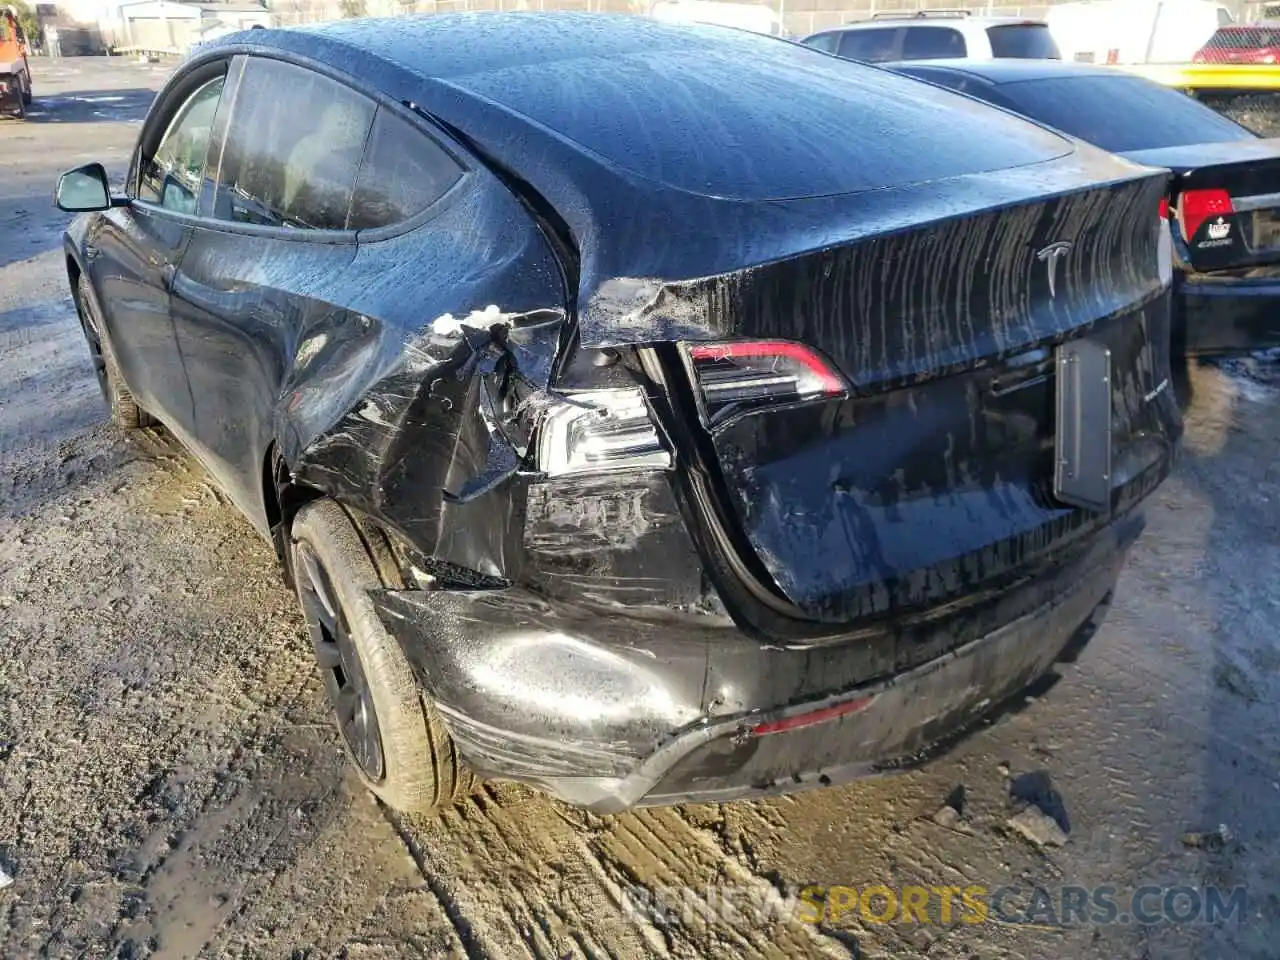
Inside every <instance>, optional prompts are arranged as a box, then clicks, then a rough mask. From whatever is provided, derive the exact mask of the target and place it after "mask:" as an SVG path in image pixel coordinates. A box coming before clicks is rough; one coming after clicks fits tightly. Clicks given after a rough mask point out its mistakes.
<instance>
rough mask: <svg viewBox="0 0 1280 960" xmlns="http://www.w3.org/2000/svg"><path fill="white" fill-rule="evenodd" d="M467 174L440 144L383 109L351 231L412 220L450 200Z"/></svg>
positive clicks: (363, 169) (354, 207)
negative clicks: (449, 194) (437, 203)
mask: <svg viewBox="0 0 1280 960" xmlns="http://www.w3.org/2000/svg"><path fill="white" fill-rule="evenodd" d="M461 176H462V168H461V167H460V166H458V164H457V162H456V161H455V160H454V159H453V157H451V156H449V154H447V153H446V152H445V151H444V150H443V149H442V148H441V147H440V146H439V144H437V143H436V142H435V141H433V140H432V139H430V138H429V137H427V136H426V135H425V134H423V133H421V132H420V131H418V130H416V129H414V127H413V126H412V125H411V124H409V123H408V122H406V121H405V120H402V119H401V118H400V117H397V116H396V115H395V114H393V113H391V112H390V111H388V110H385V109H379V110H378V115H377V118H376V119H375V120H374V122H373V131H372V132H371V133H370V135H369V147H368V149H367V150H366V151H365V156H364V163H363V164H361V167H360V175H359V177H358V178H357V179H356V189H355V197H354V199H353V200H352V203H351V214H350V218H349V219H348V221H347V228H348V229H350V230H371V229H373V228H375V227H385V226H389V225H390V224H393V223H399V222H400V221H402V220H408V219H409V218H410V217H412V216H414V215H415V214H418V213H421V212H422V211H423V210H425V209H426V208H427V207H429V206H430V205H431V204H433V203H435V201H437V200H439V199H440V198H441V197H442V196H444V195H445V193H447V192H448V190H449V188H450V187H452V186H453V185H454V184H455V183H457V182H458V179H459V178H460V177H461Z"/></svg>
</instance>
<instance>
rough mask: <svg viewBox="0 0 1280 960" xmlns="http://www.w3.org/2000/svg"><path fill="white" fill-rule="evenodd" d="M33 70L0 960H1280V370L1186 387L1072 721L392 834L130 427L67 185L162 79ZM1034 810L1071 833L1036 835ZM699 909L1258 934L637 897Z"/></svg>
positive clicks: (274, 603)
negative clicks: (1092, 916) (975, 898)
mask: <svg viewBox="0 0 1280 960" xmlns="http://www.w3.org/2000/svg"><path fill="white" fill-rule="evenodd" d="M37 68H38V69H37V70H36V84H37V87H36V90H37V95H38V100H37V104H36V107H35V108H34V110H33V113H32V118H31V120H30V121H29V122H28V123H26V124H17V123H7V124H3V125H2V126H0V194H2V200H0V226H2V229H0V867H3V869H4V870H5V871H7V872H8V873H9V874H11V875H12V876H13V877H14V882H13V884H12V885H11V886H8V887H7V888H5V889H2V890H0V918H2V919H3V933H2V934H0V938H2V939H0V953H2V954H3V955H4V956H12V957H28V956H53V957H70V956H89V957H106V956H111V957H143V956H156V957H185V956H196V955H209V956H223V955H225V956H270V957H327V956H352V957H415V956H421V957H437V956H455V957H468V958H487V957H493V958H505V957H539V958H561V957H573V958H579V957H599V958H606V957H612V958H619V960H622V958H630V957H640V956H646V955H655V956H657V955H668V954H669V955H672V956H678V957H697V956H708V957H725V958H730V957H733V958H739V957H783V956H826V957H849V956H853V955H856V953H857V952H858V951H859V950H860V951H861V952H862V954H863V955H866V956H895V957H912V956H925V957H930V958H969V957H981V958H983V960H986V958H1001V957H1010V958H1012V957H1023V958H1033V957H1034V958H1046V960H1062V958H1074V957H1097V958H1106V960H1115V958H1128V957H1134V958H1139V957H1146V958H1164V957H1232V958H1253V957H1257V958H1262V957H1276V956H1278V955H1280V947H1278V946H1277V944H1280V769H1278V764H1277V760H1278V759H1280V709H1277V703H1280V698H1278V696H1277V694H1280V629H1278V627H1277V624H1280V536H1278V534H1280V467H1277V465H1276V464H1277V451H1280V378H1274V383H1273V382H1272V381H1273V373H1272V372H1271V371H1270V370H1269V368H1268V367H1267V366H1266V365H1265V364H1264V365H1253V366H1252V367H1250V366H1248V365H1237V366H1236V367H1235V369H1233V370H1231V371H1223V370H1220V369H1216V368H1198V369H1196V370H1193V371H1191V384H1192V386H1193V388H1194V398H1193V402H1192V407H1191V410H1190V412H1189V417H1188V435H1187V445H1186V452H1185V456H1184V459H1183V461H1182V463H1181V465H1180V467H1179V469H1178V472H1177V474H1176V476H1175V478H1174V479H1173V480H1171V481H1170V482H1169V483H1168V484H1167V485H1166V486H1165V487H1164V488H1163V490H1162V491H1161V492H1160V493H1159V495H1158V496H1157V497H1156V498H1155V499H1154V502H1153V503H1152V505H1151V508H1150V526H1149V528H1148V531H1147V533H1146V534H1145V536H1144V538H1143V540H1142V541H1141V543H1140V545H1139V546H1138V548H1137V549H1136V551H1135V553H1134V555H1133V556H1132V559H1131V561H1130V563H1129V565H1128V568H1127V571H1126V573H1125V574H1124V577H1123V580H1122V583H1121V585H1120V590H1119V592H1118V597H1117V602H1116V605H1115V607H1114V609H1113V611H1112V613H1111V616H1110V619H1109V620H1108V621H1107V623H1106V625H1105V626H1104V627H1103V629H1102V630H1101V632H1100V633H1099V634H1098V636H1097V638H1096V639H1095V641H1094V643H1093V644H1092V646H1091V647H1090V648H1089V649H1088V650H1087V651H1086V653H1085V655H1084V656H1083V658H1082V659H1081V661H1080V662H1079V664H1078V665H1077V666H1075V667H1072V668H1069V669H1068V670H1067V672H1065V674H1064V678H1063V680H1062V681H1061V682H1060V683H1059V684H1058V685H1057V687H1056V688H1055V689H1054V690H1053V691H1052V692H1051V693H1050V695H1049V696H1048V697H1046V698H1044V699H1042V700H1038V701H1035V702H1032V703H1030V704H1028V706H1027V708H1026V709H1025V710H1023V711H1022V712H1021V713H1019V714H1018V715H1016V716H1015V717H1013V718H1012V719H1010V720H1008V721H1007V722H1005V723H1004V724H1002V725H999V726H997V727H995V728H993V729H991V730H989V731H987V732H985V733H983V734H982V735H980V736H979V737H977V738H975V739H972V740H970V741H968V742H967V743H965V744H964V745H962V746H961V747H960V748H959V749H957V750H956V751H955V752H953V753H952V754H950V755H948V756H947V757H945V758H942V759H940V760H937V761H935V762H933V763H932V764H930V765H929V766H927V767H925V768H924V769H923V770H920V771H916V772H912V773H908V774H903V775H900V776H896V777H892V778H886V779H883V780H877V781H873V782H865V783H861V784H858V785H855V786H852V787H849V788H844V789H828V790H822V791H817V792H811V793H807V794H803V795H800V796H797V797H795V798H792V799H780V800H771V801H768V802H759V803H740V804H736V805H732V806H727V807H723V808H717V807H710V806H691V807H686V808H680V809H671V810H657V811H647V812H641V813H636V814H629V815H624V816H617V817H606V818H595V817H591V816H587V815H584V814H583V813H581V812H578V811H575V810H571V809H569V808H567V807H564V806H562V805H559V804H557V803H554V802H551V801H549V800H547V799H545V798H543V797H541V796H538V795H536V794H534V793H532V792H530V791H527V790H525V789H522V788H517V787H513V786H505V785H504V786H499V787H496V788H493V789H492V790H490V791H489V792H487V793H485V794H484V795H482V796H481V797H479V798H478V799H477V800H476V801H474V802H468V803H467V804H466V805H464V806H462V807H460V808H459V809H458V810H457V811H456V812H450V813H447V814H445V815H443V816H440V817H438V818H433V819H424V820H405V819H400V818H397V817H395V816H391V815H388V814H387V813H386V812H385V811H384V810H382V809H380V808H379V807H378V806H377V805H376V804H374V803H373V802H372V801H371V800H370V799H369V797H368V796H367V795H365V794H364V793H363V792H362V791H361V790H360V789H359V788H358V787H357V786H356V785H355V784H354V782H353V779H352V777H351V776H350V775H349V774H348V773H347V771H346V769H345V767H344V764H343V762H342V760H341V757H340V754H339V747H338V744H337V742H336V739H335V735H334V734H333V733H332V732H331V730H330V727H329V726H328V724H327V722H326V717H325V712H324V709H323V707H322V704H321V692H320V687H319V684H318V681H317V679H316V677H315V675H314V674H313V670H312V667H311V664H310V662H309V658H308V656H309V655H308V653H307V650H306V645H305V642H304V638H303V635H302V631H301V622H300V620H299V618H298V616H297V614H296V613H295V609H294V599H293V597H292V596H291V595H290V594H289V593H288V592H287V591H286V590H285V588H284V587H283V586H282V585H281V582H280V580H279V578H278V576H277V574H276V570H275V565H274V561H273V557H272V554H271V552H270V550H269V549H268V547H267V545H266V544H265V543H263V542H261V541H260V540H258V539H257V538H256V536H255V535H254V534H253V532H252V531H251V530H250V527H249V525H248V524H247V523H246V522H245V521H243V520H242V519H241V518H240V517H239V516H238V515H237V514H236V513H235V512H234V511H233V510H232V509H231V508H230V507H229V506H227V505H226V503H225V502H224V501H223V499H222V497H221V496H220V495H219V494H218V492H217V491H215V490H214V488H213V487H212V486H211V485H210V483H209V482H208V481H207V480H206V479H205V478H204V476H203V475H202V474H201V472H200V470H199V468H198V467H195V466H193V465H192V464H191V463H190V462H189V461H188V460H187V458H186V457H185V456H184V455H183V454H181V453H180V452H177V451H175V450H173V449H171V448H170V447H169V446H168V444H167V443H166V442H165V440H164V438H163V436H161V435H159V434H153V435H150V436H145V437H143V438H142V439H140V440H138V441H126V440H125V438H124V437H123V436H121V435H120V434H118V433H116V432H115V431H114V430H112V429H111V428H109V427H108V426H107V425H106V423H105V412H104V408H103V405H102V402H101V398H100V396H99V393H98V391H97V387H96V385H95V383H94V381H93V378H92V373H91V370H90V366H89V362H88V358H87V354H86V352H85V349H84V347H83V345H82V343H81V340H80V335H79V331H78V328H77V325H76V322H75V319H74V315H73V310H72V306H71V301H70V299H69V297H68V294H67V288H66V281H65V276H64V274H63V272H62V262H61V255H60V254H59V252H58V248H57V243H58V233H59V230H60V229H61V226H62V224H63V222H64V219H65V218H63V217H62V216H61V215H60V214H58V213H57V212H56V211H54V210H53V209H52V208H51V207H50V204H49V197H50V191H51V189H52V185H53V179H54V176H55V173H56V172H57V171H58V170H59V169H60V168H65V167H69V166H72V165H74V164H76V163H78V162H82V161H84V160H88V159H102V160H105V161H106V162H107V164H108V166H109V168H110V169H112V170H114V171H117V172H122V171H123V168H124V164H125V162H126V158H127V152H128V150H129V148H130V147H131V145H132V142H133V138H134V136H135V134H136V131H137V121H138V120H139V119H140V117H141V115H142V111H143V110H144V108H145V105H146V103H147V101H148V100H149V98H150V96H151V92H152V91H153V90H154V89H155V88H156V87H157V86H158V84H159V83H160V81H161V80H162V79H163V76H164V69H163V68H159V67H147V66H140V65H133V64H123V63H112V62H108V61H105V60H96V61H90V60H86V61H73V60H68V61H62V62H61V63H60V64H58V65H48V64H46V63H43V62H41V63H38V64H37ZM957 788H963V789H962V790H961V791H957ZM961 794H963V802H959V799H960V795H961ZM948 796H951V797H952V798H953V800H954V801H956V802H957V805H958V806H959V807H960V808H961V810H960V811H959V814H960V815H959V816H956V815H953V814H950V813H948V812H947V811H942V810H941V807H942V806H943V804H944V800H945V798H947V797H948ZM1028 801H1031V802H1033V803H1034V804H1036V805H1038V807H1039V808H1043V809H1045V810H1047V811H1048V812H1049V813H1051V814H1052V815H1053V816H1054V817H1055V818H1056V820H1057V822H1058V823H1059V825H1060V826H1061V827H1063V828H1065V830H1066V835H1067V839H1066V843H1065V844H1064V845H1062V846H1060V847H1055V846H1050V847H1045V848H1040V847H1037V846H1036V845H1034V844H1033V843H1032V842H1030V841H1029V840H1027V839H1026V838H1024V837H1023V836H1021V835H1019V834H1018V833H1017V832H1016V831H1014V830H1012V829H1011V828H1010V827H1009V825H1008V823H1007V821H1008V819H1009V818H1010V816H1011V815H1013V814H1014V813H1016V812H1017V811H1018V810H1019V809H1020V808H1021V807H1023V806H1024V805H1025V804H1026V803H1027V802H1028ZM1220 825H1225V827H1226V828H1227V832H1226V833H1225V834H1222V833H1219V832H1217V831H1218V828H1219V826H1220ZM708 884H715V885H718V888H720V889H723V888H728V887H732V888H733V889H734V890H738V891H744V892H742V893H739V894H738V896H739V898H740V900H741V899H742V898H745V900H746V901H747V902H748V903H749V902H751V900H752V898H753V897H756V898H758V897H763V896H766V895H769V894H771V893H772V894H774V895H775V896H779V897H780V896H784V895H791V894H794V893H795V891H796V889H797V888H798V887H801V886H804V885H806V884H825V885H854V886H857V887H859V888H862V887H865V886H866V885H870V884H887V885H890V886H902V885H908V884H922V885H925V886H942V885H957V886H963V885H966V884H980V885H984V886H986V887H987V888H988V889H992V888H995V887H998V886H1000V885H1004V884H1012V885H1016V886H1018V887H1019V888H1020V890H1022V891H1024V892H1029V891H1030V889H1031V888H1032V887H1033V886H1034V885H1036V884H1040V885H1044V886H1046V887H1048V888H1052V889H1057V888H1059V887H1061V886H1062V885H1079V886H1083V887H1086V888H1093V887H1095V886H1097V885H1113V886H1115V887H1117V888H1119V895H1120V896H1121V897H1123V895H1124V892H1125V891H1126V890H1131V889H1133V888H1135V887H1138V886H1141V885H1143V884H1154V885H1188V886H1191V887H1194V888H1198V889H1203V888H1204V887H1206V886H1209V885H1216V886H1218V887H1221V888H1233V887H1235V886H1237V885H1244V886H1246V887H1247V909H1246V910H1245V911H1244V912H1243V913H1242V914H1237V915H1235V917H1233V918H1232V919H1231V920H1229V921H1227V922H1219V923H1217V924H1213V925H1208V924H1203V923H1190V924H1181V925H1180V924H1173V923H1161V924H1156V925H1141V924H1137V923H1133V922H1130V923H1120V922H1116V923H1113V924H1101V923H1092V922H1079V921H1075V922H1072V923H1069V924H1061V923H1060V924H1057V925H1055V924H1053V923H1052V922H1048V921H1049V920H1050V919H1052V918H1049V917H1045V916H1043V915H1038V919H1040V920H1041V921H1044V922H1040V923H1038V924H1037V925H1035V926H1027V925H1018V924H1011V923H997V922H987V923H982V924H971V923H965V922H957V920H956V919H955V917H953V918H952V922H950V923H934V924H920V923H911V924H902V923H894V924H888V925H877V924H875V923H872V922H870V921H869V920H867V919H866V918H865V917H862V916H861V915H860V913H859V911H857V910H853V911H850V912H848V913H846V914H844V915H843V916H842V917H840V918H839V919H838V920H837V921H836V922H834V923H824V924H823V925H820V926H819V925H813V924H807V923H804V922H802V920H801V919H800V915H799V914H797V913H790V914H786V915H785V916H784V917H782V918H781V919H779V918H778V917H776V916H775V917H774V918H773V919H769V918H767V917H752V916H745V915H744V916H739V917H737V918H736V919H734V918H733V916H732V915H730V920H732V921H733V922H720V921H717V922H712V923H708V922H705V921H704V920H703V919H701V918H700V917H698V916H696V915H688V914H687V913H686V916H685V917H684V919H685V920H686V921H688V922H685V923H679V924H677V923H674V922H671V923H663V922H661V920H662V918H661V917H651V918H648V919H645V918H644V917H643V916H640V915H637V914H636V913H635V911H629V910H627V909H625V908H624V906H623V895H624V892H625V891H626V890H627V889H629V888H631V887H632V886H633V885H640V886H642V887H645V888H648V889H660V890H662V889H665V888H668V887H672V886H681V885H691V886H695V887H699V888H703V889H705V887H706V886H707V885H708ZM1122 902H1123V901H1122ZM1154 903H1155V904H1156V905H1157V906H1158V904H1159V898H1157V899H1156V900H1155V901H1154ZM875 904H879V901H878V900H877V901H874V904H873V905H875ZM937 915H938V914H937V911H936V910H935V916H937ZM651 921H652V922H651Z"/></svg>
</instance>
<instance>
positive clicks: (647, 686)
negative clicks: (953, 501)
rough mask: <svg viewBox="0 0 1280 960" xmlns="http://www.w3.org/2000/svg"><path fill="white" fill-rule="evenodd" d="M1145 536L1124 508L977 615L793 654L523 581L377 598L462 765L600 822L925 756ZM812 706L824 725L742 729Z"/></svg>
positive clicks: (1046, 652)
mask: <svg viewBox="0 0 1280 960" xmlns="http://www.w3.org/2000/svg"><path fill="white" fill-rule="evenodd" d="M1141 528H1142V521H1141V518H1140V516H1139V515H1138V514H1136V513H1135V514H1131V515H1129V516H1126V517H1124V518H1123V519H1119V520H1117V521H1116V522H1115V523H1113V524H1112V525H1111V526H1109V527H1107V528H1106V529H1105V530H1103V531H1102V532H1100V533H1099V534H1097V535H1096V536H1094V537H1092V538H1090V542H1089V543H1088V544H1087V545H1084V546H1082V547H1080V548H1079V549H1078V550H1077V551H1076V552H1075V554H1074V556H1072V557H1071V558H1070V559H1069V560H1065V562H1063V559H1062V558H1060V562H1058V563H1056V564H1054V565H1053V566H1052V567H1051V568H1050V569H1047V570H1045V571H1043V572H1041V574H1040V575H1039V576H1037V577H1034V578H1031V579H1030V580H1028V581H1026V582H1024V583H1023V584H1021V585H1019V586H1018V587H1016V588H1014V589H1012V590H1010V591H1008V592H1006V593H1004V594H1002V595H1001V596H999V597H997V598H995V599H993V600H990V601H988V602H986V603H984V604H983V605H982V606H981V607H980V608H977V609H973V608H970V609H967V610H966V611H964V612H963V613H960V614H953V615H950V616H947V617H942V618H935V619H933V620H931V621H928V622H923V623H915V624H902V625H895V626H892V627H881V628H879V629H877V630H875V631H869V630H864V631H862V632H861V633H860V634H859V635H851V636H849V637H845V638H841V639H840V640H839V641H838V642H827V643H824V644H822V645H821V646H812V647H808V648H803V649H800V648H790V649H788V648H781V647H776V646H768V645H762V644H759V643H757V642H755V641H752V640H750V639H748V638H747V637H745V636H744V635H743V634H741V633H739V632H738V631H737V630H736V629H734V628H733V627H732V625H731V624H728V623H723V622H718V621H713V620H711V618H706V617H698V618H693V617H690V618H682V617H676V616H674V615H673V616H672V617H671V618H670V619H667V620H663V621H657V620H640V619H636V618H631V617H626V616H619V615H606V614H601V613H599V612H591V611H585V610H582V609H580V608H578V609H575V608H572V607H571V606H569V605H567V604H560V603H550V602H548V601H546V600H544V599H540V598H538V597H535V596H534V595H532V594H530V593H528V592H526V591H523V590H519V589H511V590H502V591H439V592H432V593H424V592H419V591H387V592H384V593H381V594H378V595H377V596H376V598H375V599H376V602H377V605H378V609H379V612H380V614H381V615H382V618H383V620H384V622H385V623H386V624H387V626H388V629H390V630H391V631H392V633H393V634H395V635H396V636H397V637H398V639H399V640H400V642H401V644H402V645H403V647H404V649H405V651H406V653H407V654H408V655H409V657H410V659H411V661H413V663H414V665H415V668H416V669H417V671H418V673H419V675H420V677H421V679H422V682H423V684H424V687H425V688H426V690H427V691H428V694H429V696H430V697H431V698H432V700H433V702H434V703H435V704H436V706H437V708H438V709H439V711H440V713H441V714H442V716H443V717H444V719H445V722H446V724H447V725H448V727H449V729H450V732H451V734H452V735H453V737H454V740H455V743H456V745H457V747H458V750H459V752H460V753H461V754H462V756H463V758H464V759H465V760H466V761H467V762H468V764H469V765H471V766H472V767H473V768H475V769H476V770H477V772H479V773H480V774H482V775H484V776H489V777H496V778H502V779H513V780H520V781H523V782H526V783H529V784H531V785H533V786H536V787H538V788H540V789H542V790H544V791H546V792H549V793H551V794H553V795H555V796H557V797H559V798H561V799H562V800H565V801H566V802H569V803H572V804H575V805H579V806H584V807H588V808H590V809H592V810H595V811H596V812H600V813H611V812H617V811H620V810H624V809H627V808H629V807H632V806H639V805H651V804H671V803H680V802H688V801H698V800H704V801H720V800H731V799H737V798H742V797H749V796H760V795H765V794H770V793H778V792H785V791H789V790H794V789H799V788H802V787H804V786H808V785H812V784H827V783H836V782H841V781H844V780H849V779H852V778H855V777H858V776H864V775H868V774H872V773H875V772H878V771H881V770H884V769H889V768H893V767H896V766H902V765H904V764H908V763H910V762H912V761H914V760H918V759H920V758H921V757H922V756H925V755H928V754H929V753H930V752H931V751H933V750H935V749H937V748H940V747H941V746H944V745H946V744H947V743H949V742H952V741H954V740H955V739H956V738H957V737H958V736H960V735H962V734H963V733H965V732H967V731H968V730H970V729H972V728H973V727H974V726H975V725H977V724H978V723H980V722H981V721H982V720H983V719H984V718H985V717H988V716H990V714H991V713H992V712H993V711H996V710H998V709H999V708H1000V707H1001V706H1002V705H1003V704H1004V702H1005V701H1007V700H1008V698H1010V697H1011V696H1013V695H1015V694H1017V693H1019V692H1020V691H1022V690H1024V689H1025V688H1026V687H1027V686H1028V685H1030V684H1032V683H1033V682H1035V681H1037V680H1038V679H1040V678H1041V677H1043V676H1044V675H1045V673H1046V671H1047V670H1049V668H1050V667H1051V666H1052V665H1053V663H1054V662H1055V661H1056V660H1058V659H1059V658H1060V657H1062V656H1063V655H1064V651H1068V652H1071V651H1073V650H1074V649H1075V648H1076V647H1077V646H1078V641H1082V640H1087V638H1088V634H1089V630H1088V628H1089V626H1090V623H1091V620H1092V618H1093V616H1094V614H1095V611H1096V610H1097V609H1098V608H1099V607H1100V605H1103V604H1104V603H1105V601H1106V599H1107V598H1108V596H1109V594H1110V592H1111V590H1112V588H1113V586H1114V584H1115V580H1116V577H1117V576H1118V574H1119V570H1120V567H1121V565H1122V564H1123V561H1124V557H1125V555H1126V552H1127V550H1128V547H1129V546H1130V545H1131V544H1132V542H1133V541H1134V540H1135V539H1136V538H1137V536H1138V533H1139V532H1140V531H1141ZM854 703H856V704H858V709H856V711H853V712H842V711H847V710H848V709H849V705H850V704H854ZM818 710H823V711H827V716H828V717H830V718H829V719H826V720H825V721H823V722H819V723H813V724H811V725H807V726H798V727H793V728H791V729H786V730H782V731H779V732H773V733H767V734H765V735H759V734H755V733H753V732H752V729H753V728H754V727H757V726H759V725H761V724H766V723H774V722H777V721H794V718H797V717H800V716H802V715H807V714H809V713H812V712H814V711H818ZM836 714H839V715H838V716H836ZM783 726H787V724H783Z"/></svg>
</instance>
